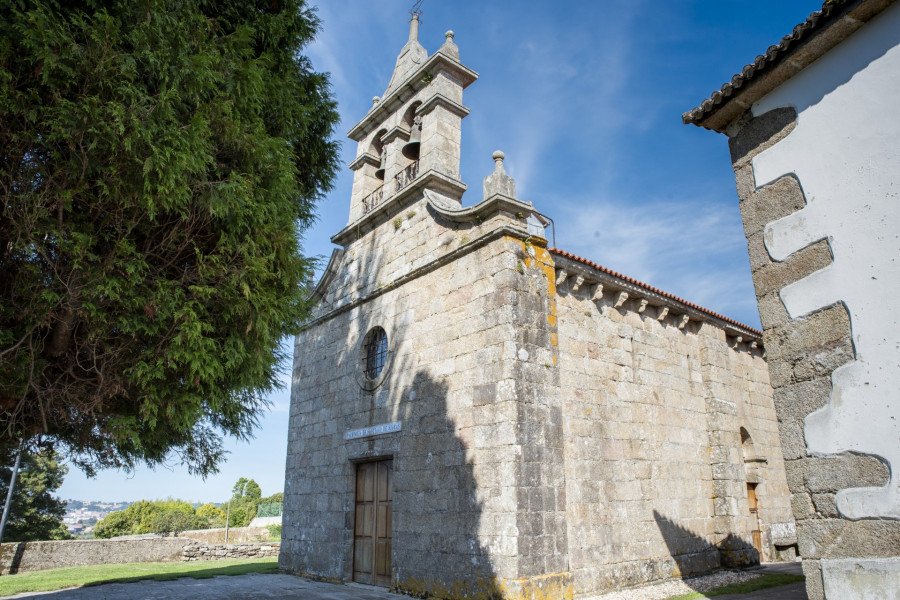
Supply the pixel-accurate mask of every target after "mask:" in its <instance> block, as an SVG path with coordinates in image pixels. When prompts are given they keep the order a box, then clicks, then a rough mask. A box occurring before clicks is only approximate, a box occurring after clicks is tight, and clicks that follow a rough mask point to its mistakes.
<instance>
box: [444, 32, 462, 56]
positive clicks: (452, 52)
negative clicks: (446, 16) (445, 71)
mask: <svg viewBox="0 0 900 600" xmlns="http://www.w3.org/2000/svg"><path fill="white" fill-rule="evenodd" d="M444 37H445V38H447V39H445V40H444V44H443V45H442V46H441V49H440V52H443V53H444V54H446V55H447V56H449V57H451V58H454V59H456V60H459V47H458V46H457V45H456V44H454V43H453V30H452V29H450V30H448V31H447V33H445V34H444Z"/></svg>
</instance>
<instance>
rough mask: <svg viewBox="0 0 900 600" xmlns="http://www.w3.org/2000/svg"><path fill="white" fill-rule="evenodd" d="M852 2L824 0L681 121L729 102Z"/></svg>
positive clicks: (691, 120) (698, 117) (694, 118)
mask: <svg viewBox="0 0 900 600" xmlns="http://www.w3.org/2000/svg"><path fill="white" fill-rule="evenodd" d="M852 3H853V0H825V2H824V4H822V9H821V10H818V11H816V12H814V13H812V14H811V15H809V16H808V17H807V18H806V21H804V22H803V23H800V24H799V25H797V26H795V27H794V29H793V31H791V33H789V34H788V35H786V36H784V37H783V38H781V41H780V42H778V43H777V44H775V45H772V46H769V48H768V49H767V50H766V52H765V54H760V55H759V56H757V57H756V59H754V61H753V62H752V63H750V64H749V65H746V66H745V67H744V68H743V69H742V70H741V72H740V73H737V74H736V75H734V76H733V77H732V78H731V81H728V82H726V83H724V84H723V85H722V87H721V89H718V90H716V91H715V92H713V93H712V94H710V96H709V98H707V99H706V100H704V101H703V102H701V103H700V106H698V107H696V108H693V109H691V110H689V111H687V112H686V113H684V114H682V115H681V120H682V121H683V122H684V123H685V124H691V123H693V124H695V125H699V124H700V122H701V121H703V120H704V119H705V118H706V117H707V116H709V115H710V114H711V113H713V112H715V111H716V110H717V109H718V108H719V107H720V106H721V105H722V104H724V103H725V102H727V101H728V99H729V98H731V97H732V96H733V95H734V94H735V93H736V92H737V91H738V90H740V89H741V88H742V87H743V86H744V85H745V84H746V83H748V82H750V81H751V80H753V79H754V78H756V77H757V76H759V75H761V74H762V73H764V72H766V71H769V70H771V69H772V68H774V67H775V66H776V65H777V64H779V63H780V62H782V61H783V60H784V59H785V58H786V57H787V56H789V55H790V54H791V52H792V51H793V50H794V49H795V48H796V47H797V46H798V45H799V43H800V42H801V41H803V40H804V39H805V38H809V37H810V35H812V34H813V33H814V32H816V31H817V30H820V29H823V28H824V26H825V25H827V24H829V23H831V22H832V21H833V20H834V18H835V17H837V16H839V15H840V14H841V13H842V11H841V9H842V8H843V7H844V6H845V5H847V4H852Z"/></svg>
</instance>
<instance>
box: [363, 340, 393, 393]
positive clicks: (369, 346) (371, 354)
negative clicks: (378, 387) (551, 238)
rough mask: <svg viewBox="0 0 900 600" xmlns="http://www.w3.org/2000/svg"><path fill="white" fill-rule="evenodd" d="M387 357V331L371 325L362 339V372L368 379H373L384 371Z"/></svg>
mask: <svg viewBox="0 0 900 600" xmlns="http://www.w3.org/2000/svg"><path fill="white" fill-rule="evenodd" d="M387 358H388V339H387V333H386V332H385V331H384V329H382V328H381V327H373V328H372V329H370V330H369V333H367V334H366V337H365V339H364V340H363V347H362V360H363V374H364V375H365V377H366V379H367V380H369V381H375V380H377V379H378V378H379V377H380V376H381V372H382V371H384V365H385V363H387Z"/></svg>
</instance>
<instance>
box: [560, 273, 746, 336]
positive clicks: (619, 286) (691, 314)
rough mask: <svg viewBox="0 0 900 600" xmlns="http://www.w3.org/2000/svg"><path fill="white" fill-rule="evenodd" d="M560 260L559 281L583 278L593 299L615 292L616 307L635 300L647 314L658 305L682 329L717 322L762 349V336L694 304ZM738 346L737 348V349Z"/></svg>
mask: <svg viewBox="0 0 900 600" xmlns="http://www.w3.org/2000/svg"><path fill="white" fill-rule="evenodd" d="M554 260H555V261H556V275H557V284H559V283H562V282H563V281H566V280H574V279H577V278H583V283H582V285H579V286H578V287H579V288H587V289H588V290H589V292H590V300H591V301H592V302H600V301H603V300H604V296H605V295H606V294H608V293H610V292H612V296H611V298H612V300H611V304H612V305H613V306H614V307H615V308H620V309H626V310H630V309H628V308H627V307H628V306H632V304H631V303H629V301H631V300H635V301H636V302H634V303H633V310H635V311H637V312H639V313H644V314H646V309H647V307H648V306H652V307H655V308H656V318H657V320H659V321H664V320H666V319H667V318H668V317H674V318H675V324H676V326H677V327H678V328H679V329H684V328H685V327H686V326H687V324H688V323H689V322H690V321H698V322H708V323H712V324H714V325H716V326H717V327H719V328H720V329H722V330H723V331H724V332H725V335H726V336H728V337H731V338H734V339H738V338H740V339H741V341H742V342H743V343H744V344H743V345H744V346H746V348H747V350H748V351H750V350H753V349H757V348H760V349H761V348H762V339H761V338H760V337H759V336H757V335H756V334H754V333H753V332H752V331H749V330H745V329H743V328H741V327H738V326H735V325H732V324H731V323H728V322H726V321H722V320H721V319H718V318H716V317H714V316H713V315H710V314H707V313H704V312H703V311H700V310H697V309H695V308H693V307H690V306H687V305H684V304H682V303H681V302H678V301H677V300H673V299H671V298H668V297H666V296H663V295H661V294H658V293H656V292H653V291H652V290H648V289H646V288H644V287H641V286H639V285H637V284H634V283H631V282H629V281H624V280H621V279H619V278H617V277H615V276H613V275H609V274H608V273H604V272H602V271H597V270H595V269H592V268H591V267H589V266H587V265H582V264H580V263H578V262H575V261H570V260H568V259H565V258H563V257H559V256H554ZM642 309H643V310H642ZM736 349H737V348H736Z"/></svg>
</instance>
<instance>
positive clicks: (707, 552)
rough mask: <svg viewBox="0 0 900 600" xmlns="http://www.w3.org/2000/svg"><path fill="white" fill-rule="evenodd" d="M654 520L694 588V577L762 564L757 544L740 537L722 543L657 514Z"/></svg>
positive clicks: (685, 576) (686, 580) (654, 515)
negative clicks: (712, 542) (715, 542)
mask: <svg viewBox="0 0 900 600" xmlns="http://www.w3.org/2000/svg"><path fill="white" fill-rule="evenodd" d="M653 518H654V519H656V525H657V526H658V527H659V531H660V533H661V534H662V537H663V540H665V542H666V546H667V547H668V549H669V554H670V555H671V556H672V558H673V559H674V560H675V564H676V565H678V569H679V571H680V574H681V577H682V579H683V580H684V582H685V583H686V584H687V585H689V586H690V585H691V580H690V579H688V578H690V577H698V576H700V575H705V574H708V573H709V572H710V571H713V570H715V569H718V568H740V567H753V566H758V565H759V552H757V550H756V548H754V547H753V544H752V543H751V542H749V541H747V540H744V539H742V538H741V537H740V536H736V535H734V534H728V536H727V537H725V538H724V539H723V540H721V541H720V542H719V543H718V544H710V543H709V542H708V541H707V540H706V539H704V538H702V537H701V536H699V535H697V534H695V533H693V532H692V531H691V530H689V529H687V528H685V527H682V526H681V525H679V524H678V523H676V522H674V521H672V520H670V519H668V518H666V517H665V516H663V515H662V514H660V513H659V512H658V511H656V510H654V511H653Z"/></svg>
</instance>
